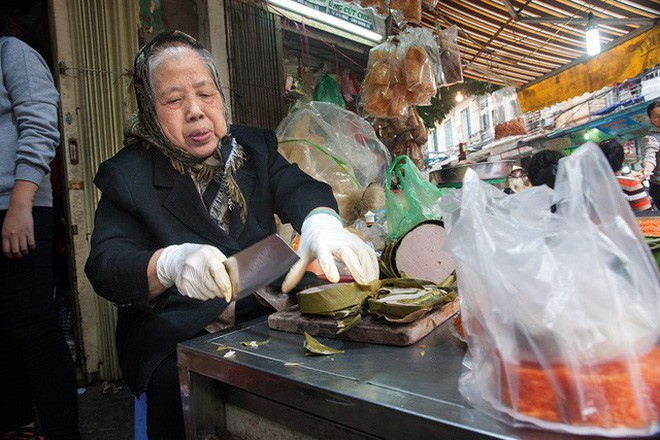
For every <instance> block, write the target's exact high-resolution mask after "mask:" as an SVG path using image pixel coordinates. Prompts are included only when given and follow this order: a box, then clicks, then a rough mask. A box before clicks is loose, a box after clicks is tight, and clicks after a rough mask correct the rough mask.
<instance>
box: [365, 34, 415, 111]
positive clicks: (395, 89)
mask: <svg viewBox="0 0 660 440" xmlns="http://www.w3.org/2000/svg"><path fill="white" fill-rule="evenodd" d="M363 90H364V96H363V102H364V111H365V112H366V113H368V114H369V115H370V116H373V117H376V118H395V117H399V116H403V115H404V114H406V112H407V110H408V104H407V102H406V92H407V87H406V84H405V81H404V79H403V76H402V73H401V61H400V59H399V53H398V50H397V45H396V44H394V43H393V42H392V41H391V40H387V41H385V42H383V43H381V44H379V45H378V46H375V47H373V48H371V50H370V51H369V61H368V63H367V73H366V74H365V77H364V86H363Z"/></svg>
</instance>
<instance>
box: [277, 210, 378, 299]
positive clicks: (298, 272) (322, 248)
mask: <svg viewBox="0 0 660 440" xmlns="http://www.w3.org/2000/svg"><path fill="white" fill-rule="evenodd" d="M298 256H299V257H300V260H299V261H298V262H297V263H296V264H294V266H293V267H292V268H291V270H290V271H289V273H288V274H287V276H286V278H285V279H284V283H283V284H282V291H283V292H285V293H286V292H289V291H290V290H291V289H293V288H294V287H295V286H296V285H297V284H298V283H299V282H300V280H301V279H302V277H303V275H304V273H305V269H306V268H307V266H308V265H309V263H311V262H312V261H314V259H315V258H316V259H318V261H319V265H320V266H321V269H322V270H323V273H325V276H326V277H327V278H328V280H329V281H330V282H332V283H336V282H338V281H339V271H338V270H337V265H336V264H335V259H334V257H337V258H338V259H339V260H341V261H343V262H344V264H345V265H346V267H347V268H348V270H349V271H350V273H351V275H353V279H354V280H355V282H357V283H358V284H368V283H369V282H370V281H373V280H375V279H378V259H377V258H376V253H375V252H374V250H373V249H372V248H370V247H369V246H368V245H367V244H366V243H365V242H364V241H362V240H361V239H360V238H359V237H358V236H357V235H355V234H352V233H350V232H348V231H347V230H345V229H344V227H343V225H342V223H341V221H340V220H339V219H338V218H337V217H335V216H334V215H331V214H327V213H324V212H319V213H313V214H311V215H309V216H308V217H307V218H306V219H305V221H304V222H303V225H302V230H301V232H300V243H299V245H298Z"/></svg>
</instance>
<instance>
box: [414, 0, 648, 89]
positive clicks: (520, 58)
mask: <svg viewBox="0 0 660 440" xmlns="http://www.w3.org/2000/svg"><path fill="white" fill-rule="evenodd" d="M590 14H591V15H592V16H593V20H592V21H591V23H590V24H597V25H598V28H599V31H600V42H601V46H602V49H603V51H605V50H607V48H608V47H611V46H614V45H617V44H619V43H620V42H621V41H622V40H624V39H627V38H630V37H632V36H635V35H639V34H641V33H642V32H645V31H648V30H649V29H652V28H653V27H655V26H658V23H659V21H658V17H659V16H660V4H659V3H658V1H657V0H604V1H574V0H440V1H438V2H437V3H436V5H435V6H434V8H433V9H432V10H429V9H427V8H424V10H423V14H422V20H423V23H422V24H423V25H424V26H427V27H432V28H436V27H437V26H439V27H441V28H443V29H444V28H447V27H449V26H450V25H456V26H457V27H458V29H459V45H460V50H461V55H462V58H463V71H464V75H465V76H468V77H470V78H474V79H479V80H482V81H487V82H491V83H495V84H503V85H512V86H516V87H521V86H523V85H525V84H528V83H530V82H532V81H534V80H536V79H539V78H541V77H543V76H544V75H547V74H549V73H551V72H555V71H557V70H559V69H561V68H563V67H565V66H567V65H570V64H571V63H574V62H576V61H581V60H583V59H586V57H587V55H586V47H585V32H586V27H587V22H588V19H589V16H590Z"/></svg>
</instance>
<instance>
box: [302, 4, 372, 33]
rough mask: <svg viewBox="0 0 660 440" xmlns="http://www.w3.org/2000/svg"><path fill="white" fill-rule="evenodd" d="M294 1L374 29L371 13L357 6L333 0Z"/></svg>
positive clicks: (362, 26) (365, 27)
mask: <svg viewBox="0 0 660 440" xmlns="http://www.w3.org/2000/svg"><path fill="white" fill-rule="evenodd" d="M294 1H295V2H296V3H300V4H301V5H305V6H307V7H308V8H312V9H315V10H317V11H319V12H323V13H324V14H328V15H331V16H333V17H337V18H339V19H340V20H344V21H347V22H349V23H353V24H354V25H356V26H360V27H361V28H364V29H368V30H370V31H374V30H375V29H374V19H373V13H371V12H369V11H366V10H364V9H362V8H360V7H359V6H355V5H351V4H348V3H344V2H337V1H334V0H294Z"/></svg>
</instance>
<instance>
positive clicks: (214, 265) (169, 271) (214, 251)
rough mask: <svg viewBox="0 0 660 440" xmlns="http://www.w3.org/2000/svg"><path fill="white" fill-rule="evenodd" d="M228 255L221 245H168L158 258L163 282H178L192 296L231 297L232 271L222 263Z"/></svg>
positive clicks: (168, 285) (158, 269)
mask: <svg viewBox="0 0 660 440" xmlns="http://www.w3.org/2000/svg"><path fill="white" fill-rule="evenodd" d="M226 259H227V257H225V255H224V254H223V253H222V252H220V250H218V248H216V247H214V246H210V245H206V244H194V243H184V244H178V245H172V246H168V247H166V248H165V249H164V250H163V253H162V254H161V255H160V257H159V258H158V261H157V262H156V273H157V274H158V280H159V281H160V283H161V284H162V285H163V286H165V287H167V288H169V287H172V286H173V285H176V287H177V289H179V292H180V293H181V294H182V295H185V296H188V297H190V298H195V299H201V300H203V301H206V300H207V299H213V298H216V297H224V299H225V300H226V301H227V302H230V301H231V298H232V290H231V282H230V281H229V275H228V274H227V270H226V269H225V265H224V264H222V262H223V261H225V260H226Z"/></svg>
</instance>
